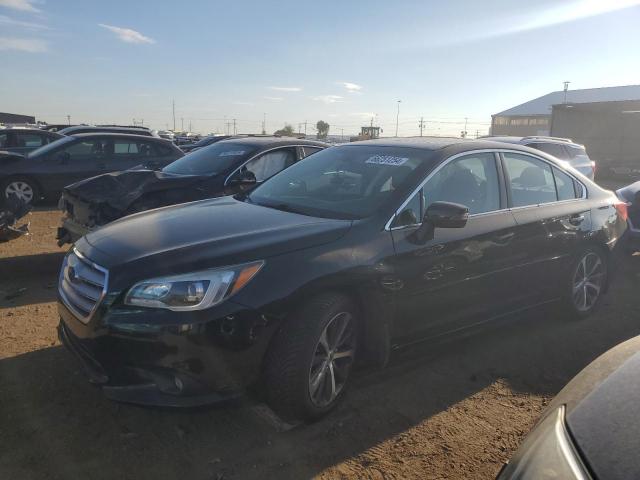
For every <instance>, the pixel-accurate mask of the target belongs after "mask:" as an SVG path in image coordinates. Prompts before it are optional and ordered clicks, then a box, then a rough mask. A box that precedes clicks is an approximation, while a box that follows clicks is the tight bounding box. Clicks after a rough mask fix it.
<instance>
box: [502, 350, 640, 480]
mask: <svg viewBox="0 0 640 480" xmlns="http://www.w3.org/2000/svg"><path fill="white" fill-rule="evenodd" d="M639 378H640V337H634V338H632V339H631V340H627V341H626V342H624V343H621V344H620V345H618V346H616V347H614V348H612V349H611V350H609V351H607V352H605V353H604V354H603V355H601V356H600V357H598V358H597V359H596V360H594V361H593V362H592V363H591V364H589V365H588V366H587V367H586V368H585V369H584V370H582V371H581V372H580V373H578V375H576V376H575V377H574V378H573V380H571V381H570V382H569V383H568V384H567V386H566V387H564V388H563V389H562V391H561V392H560V393H559V394H558V395H557V396H556V398H554V399H553V401H552V402H551V404H550V405H549V407H548V408H547V410H546V412H545V413H544V414H543V415H542V417H541V420H540V421H539V422H538V424H537V425H536V427H535V428H534V429H533V430H532V431H531V433H529V435H528V436H527V438H526V439H525V441H524V442H523V443H522V445H521V446H520V448H519V449H518V451H517V452H516V454H515V455H514V456H513V458H512V459H511V460H510V461H509V463H508V464H506V465H505V467H503V470H502V472H501V473H500V474H499V475H498V480H515V479H518V480H529V479H531V480H533V479H541V478H548V479H552V478H557V479H565V480H583V479H585V480H586V479H593V480H598V479H607V480H628V479H631V478H640V457H639V456H638V452H637V447H638V438H639V435H640V403H638V398H640V381H638V379H639Z"/></svg>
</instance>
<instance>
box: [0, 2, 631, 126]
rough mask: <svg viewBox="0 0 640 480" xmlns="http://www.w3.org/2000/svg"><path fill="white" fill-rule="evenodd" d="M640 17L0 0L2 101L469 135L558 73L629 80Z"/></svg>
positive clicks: (500, 8) (479, 5) (181, 121)
mask: <svg viewBox="0 0 640 480" xmlns="http://www.w3.org/2000/svg"><path fill="white" fill-rule="evenodd" d="M638 25H640V0H606V1H605V0H483V1H477V0H448V1H446V2H442V1H435V0H431V1H425V0H419V1H401V0H397V1H394V2H390V1H378V0H367V1H366V2H364V1H362V2H356V1H344V0H343V1H332V0H325V1H323V2H318V1H315V2H301V1H295V2H290V1H264V0H255V1H244V0H234V1H228V0H227V1H225V2H222V1H218V0H208V1H206V0H194V1H187V0H183V1H181V2H159V1H157V0H154V1H151V0H135V1H131V0H128V1H121V0H109V1H108V2H107V1H98V0H0V79H1V80H0V111H3V112H11V113H21V114H30V115H35V116H36V117H37V119H38V120H44V121H47V122H49V123H63V122H66V121H67V115H70V117H71V122H72V123H118V124H131V123H132V122H133V121H134V119H135V120H136V121H138V122H139V121H144V125H147V126H150V127H152V128H157V129H165V128H173V115H172V101H175V112H176V114H175V117H176V128H177V129H178V130H180V129H181V128H184V129H188V128H189V125H191V129H192V130H193V131H195V132H199V133H208V132H219V133H224V132H225V130H226V129H227V128H228V127H227V126H226V123H227V122H231V121H232V119H235V120H236V128H237V132H238V133H255V132H259V131H260V130H261V128H262V122H263V120H264V119H265V116H266V129H267V131H268V132H273V131H275V130H276V129H278V128H281V127H282V126H283V125H284V124H285V123H288V124H291V125H293V126H294V128H295V129H296V130H300V131H304V129H305V126H304V122H307V133H314V132H315V129H314V128H315V124H316V122H317V121H318V120H324V121H326V122H327V123H329V124H330V125H331V130H330V133H331V134H338V135H341V134H344V135H345V136H346V135H353V134H355V133H357V132H359V130H360V126H361V125H369V124H370V123H371V122H373V123H374V125H378V126H380V127H381V128H382V129H383V136H389V135H395V128H396V116H397V117H398V134H399V135H418V134H419V133H420V130H419V121H420V118H424V120H425V127H424V134H425V135H448V134H454V135H459V133H460V131H461V130H462V129H464V125H465V118H466V119H467V120H466V121H467V131H468V132H469V135H472V136H473V135H475V133H476V131H477V132H478V133H479V134H486V133H487V132H488V128H489V125H490V121H491V114H493V113H497V112H499V111H501V110H504V109H506V108H509V107H512V106H515V105H518V104H520V103H523V102H525V101H528V100H530V99H532V98H536V97H539V96H541V95H544V94H547V93H549V92H551V91H554V90H561V89H562V87H563V82H564V81H570V82H571V84H570V88H572V89H579V88H593V87H604V86H615V85H631V84H640V61H639V58H640V57H639V54H638V47H640V28H638ZM399 100H400V103H398V101H399ZM398 107H399V115H398Z"/></svg>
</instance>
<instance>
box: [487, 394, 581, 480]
mask: <svg viewBox="0 0 640 480" xmlns="http://www.w3.org/2000/svg"><path fill="white" fill-rule="evenodd" d="M590 478H591V476H590V475H589V473H588V472H587V470H586V468H585V466H584V464H583V463H582V460H580V457H579V456H578V453H577V452H576V450H575V448H574V446H573V444H572V443H571V439H570V437H569V433H568V432H567V429H566V426H565V423H564V406H562V407H560V408H558V409H557V410H555V411H553V412H551V413H550V414H549V415H547V416H546V417H545V419H544V420H543V421H542V422H541V423H540V424H539V425H538V426H537V427H536V428H535V429H534V430H533V431H532V432H531V433H530V434H529V436H528V437H527V438H526V439H525V441H524V443H523V444H522V446H521V447H520V449H519V450H518V452H517V453H516V455H515V456H514V458H513V460H512V461H511V462H509V464H508V465H507V466H506V467H505V469H504V470H503V471H502V473H501V474H500V475H499V476H498V480H507V479H509V480H511V479H513V480H515V479H518V480H529V479H531V480H533V479H537V480H538V479H542V480H544V479H549V480H551V479H564V480H571V479H574V480H589V479H590Z"/></svg>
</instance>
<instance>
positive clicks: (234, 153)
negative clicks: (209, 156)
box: [218, 150, 244, 157]
mask: <svg viewBox="0 0 640 480" xmlns="http://www.w3.org/2000/svg"><path fill="white" fill-rule="evenodd" d="M237 155H244V150H229V151H228V152H222V153H221V154H220V155H218V156H219V157H235V156H237Z"/></svg>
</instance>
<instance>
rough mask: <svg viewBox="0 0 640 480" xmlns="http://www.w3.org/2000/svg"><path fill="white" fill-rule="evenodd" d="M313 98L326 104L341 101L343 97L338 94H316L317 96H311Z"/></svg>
mask: <svg viewBox="0 0 640 480" xmlns="http://www.w3.org/2000/svg"><path fill="white" fill-rule="evenodd" d="M312 98H313V100H316V101H318V102H323V103H326V104H329V103H340V102H342V99H343V97H341V96H340V95H318V96H317V97H312Z"/></svg>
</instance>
